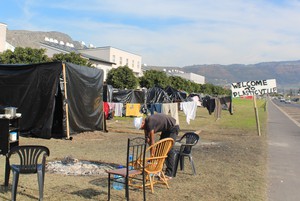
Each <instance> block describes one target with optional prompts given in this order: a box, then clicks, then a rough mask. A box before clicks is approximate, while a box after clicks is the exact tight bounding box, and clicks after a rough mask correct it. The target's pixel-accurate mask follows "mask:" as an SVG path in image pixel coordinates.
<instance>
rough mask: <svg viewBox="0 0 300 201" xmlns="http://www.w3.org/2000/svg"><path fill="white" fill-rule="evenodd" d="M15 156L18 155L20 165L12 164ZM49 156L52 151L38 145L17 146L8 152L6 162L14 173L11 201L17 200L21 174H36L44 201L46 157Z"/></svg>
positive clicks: (40, 198)
mask: <svg viewBox="0 0 300 201" xmlns="http://www.w3.org/2000/svg"><path fill="white" fill-rule="evenodd" d="M15 154H17V158H18V159H19V163H17V164H11V163H10V161H11V159H12V158H15V157H12V156H13V155H15ZM49 155H50V151H49V149H48V148H47V147H44V146H37V145H26V146H16V147H13V148H12V149H11V150H10V151H9V152H8V154H7V157H6V160H7V161H6V162H7V163H8V165H9V166H8V167H9V168H10V169H11V170H12V173H13V183H12V194H11V199H12V200H13V201H15V200H16V196H17V186H18V181H19V174H35V173H37V175H38V185H39V200H40V201H42V200H43V193H44V178H45V165H46V157H47V156H49ZM9 171H10V170H9Z"/></svg>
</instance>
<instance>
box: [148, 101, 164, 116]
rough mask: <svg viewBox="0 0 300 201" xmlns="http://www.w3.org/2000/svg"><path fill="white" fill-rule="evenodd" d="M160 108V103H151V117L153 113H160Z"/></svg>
mask: <svg viewBox="0 0 300 201" xmlns="http://www.w3.org/2000/svg"><path fill="white" fill-rule="evenodd" d="M161 107H162V103H152V104H151V105H150V108H149V110H150V113H151V115H153V114H154V112H157V113H161Z"/></svg>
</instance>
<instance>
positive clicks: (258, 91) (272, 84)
mask: <svg viewBox="0 0 300 201" xmlns="http://www.w3.org/2000/svg"><path fill="white" fill-rule="evenodd" d="M231 91H232V97H233V98H234V97H240V96H252V95H264V94H268V93H276V92H277V87H276V80H275V79H270V80H256V81H248V82H236V83H232V84H231Z"/></svg>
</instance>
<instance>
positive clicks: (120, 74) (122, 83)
mask: <svg viewBox="0 0 300 201" xmlns="http://www.w3.org/2000/svg"><path fill="white" fill-rule="evenodd" d="M106 83H107V84H110V85H112V86H113V87H114V88H118V89H136V87H137V85H138V78H136V77H135V76H134V73H133V71H132V70H131V69H130V68H129V67H128V66H120V67H118V68H114V69H111V70H110V71H109V72H108V73H107V78H106Z"/></svg>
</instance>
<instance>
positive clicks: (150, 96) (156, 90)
mask: <svg viewBox="0 0 300 201" xmlns="http://www.w3.org/2000/svg"><path fill="white" fill-rule="evenodd" d="M171 102H172V101H171V99H170V97H169V96H168V94H167V92H165V91H164V90H163V89H162V88H160V87H153V88H150V89H148V90H147V104H149V103H150V104H151V103H171Z"/></svg>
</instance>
